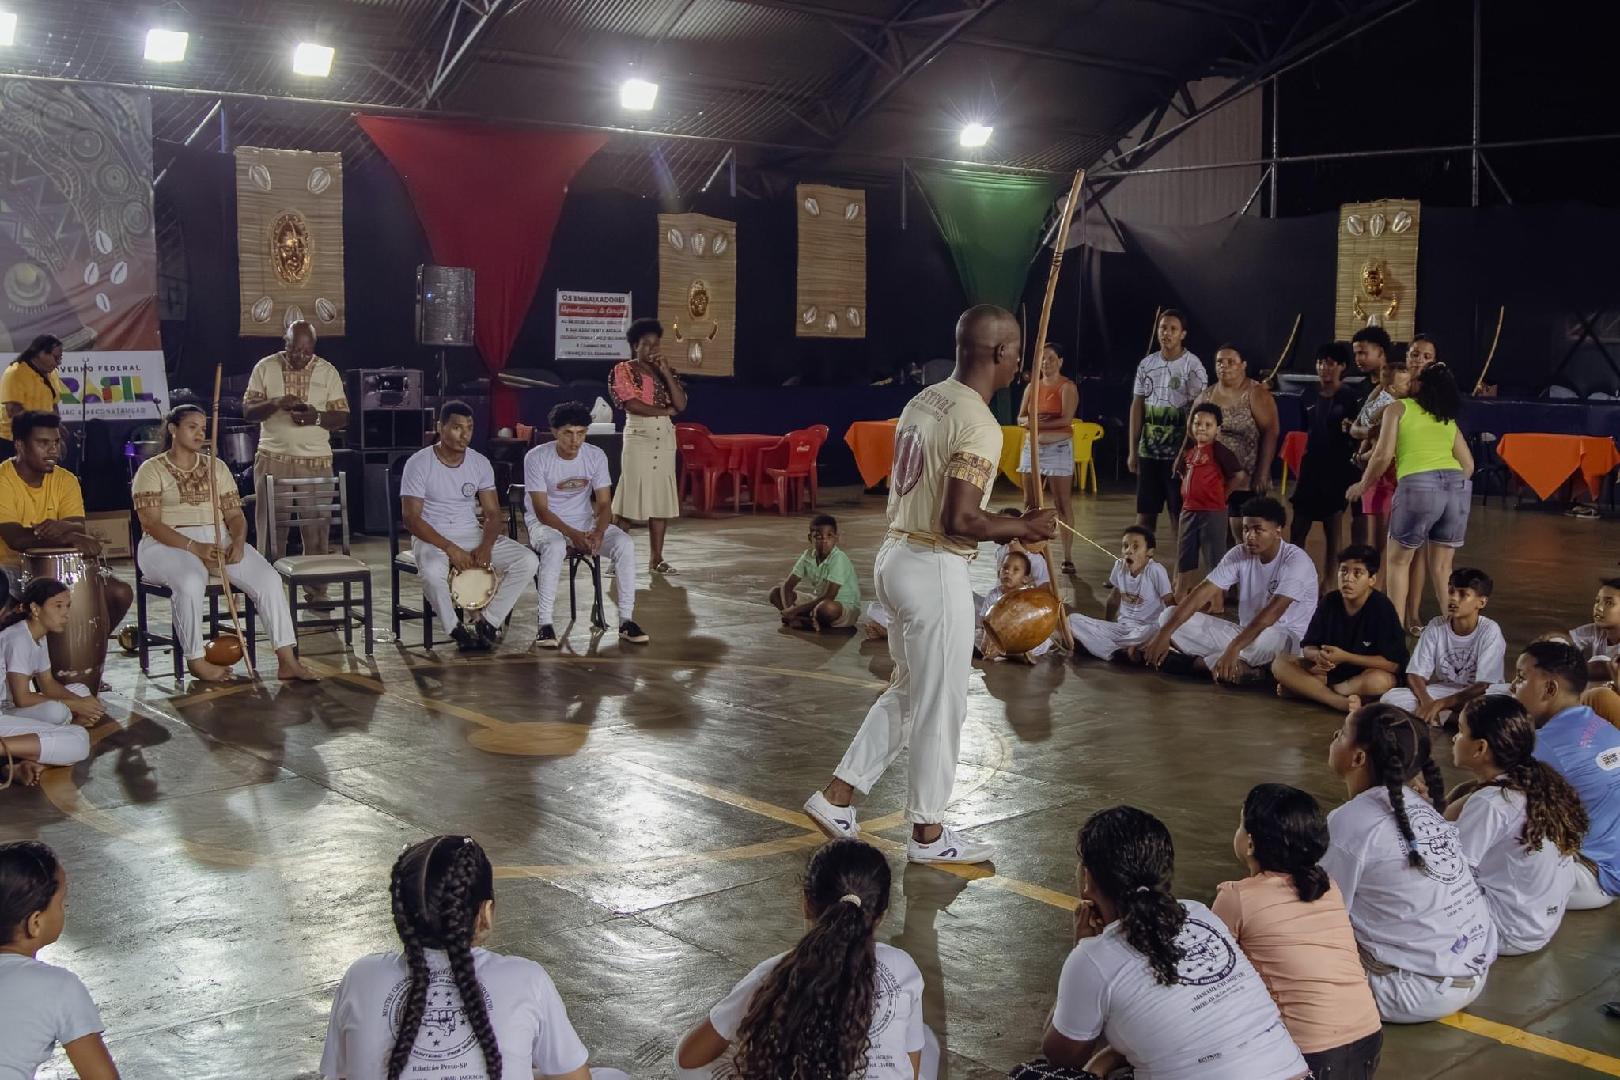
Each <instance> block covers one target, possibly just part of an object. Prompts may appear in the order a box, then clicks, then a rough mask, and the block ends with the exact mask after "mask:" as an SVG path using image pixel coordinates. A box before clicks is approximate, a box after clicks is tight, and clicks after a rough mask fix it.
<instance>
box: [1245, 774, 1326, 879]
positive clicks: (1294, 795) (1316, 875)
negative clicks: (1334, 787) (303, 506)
mask: <svg viewBox="0 0 1620 1080" xmlns="http://www.w3.org/2000/svg"><path fill="white" fill-rule="evenodd" d="M1243 831H1244V832H1246V833H1248V834H1249V839H1250V840H1251V841H1253V842H1254V861H1255V862H1256V863H1258V864H1259V865H1260V869H1262V870H1271V871H1275V872H1276V873H1280V874H1287V875H1288V876H1289V877H1291V878H1293V879H1294V891H1295V892H1297V893H1298V894H1299V898H1300V899H1301V900H1303V901H1305V902H1306V903H1307V904H1308V903H1310V902H1311V901H1313V900H1319V899H1321V897H1322V894H1323V893H1325V892H1327V890H1328V875H1327V871H1326V870H1323V869H1322V867H1321V866H1320V865H1319V864H1320V863H1321V860H1322V856H1323V855H1325V854H1327V849H1328V827H1327V819H1326V818H1324V817H1323V816H1322V808H1321V807H1319V806H1317V805H1316V800H1315V799H1313V798H1311V796H1310V795H1309V794H1308V793H1307V792H1304V791H1301V790H1300V789H1299V788H1296V787H1289V786H1288V785H1287V784H1259V785H1256V786H1255V787H1253V788H1251V789H1250V790H1249V794H1248V797H1247V798H1245V799H1244V800H1243Z"/></svg>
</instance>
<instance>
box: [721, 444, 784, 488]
mask: <svg viewBox="0 0 1620 1080" xmlns="http://www.w3.org/2000/svg"><path fill="white" fill-rule="evenodd" d="M709 438H710V439H711V440H712V441H713V442H714V445H716V446H718V447H719V448H720V449H722V450H724V451H726V453H727V454H728V455H730V460H729V461H727V462H726V468H727V469H728V470H729V471H731V472H736V473H741V474H742V475H743V476H744V477H746V478H747V480H748V494H749V496H750V497H752V498H754V499H755V500H756V501H757V500H758V498H759V495H758V492H759V479H760V466H759V461H760V457H761V455H763V454H764V453H765V451H767V450H769V449H770V448H771V447H773V446H775V445H776V444H777V443H779V442H781V441H782V436H780V435H719V434H715V433H713V432H710V434H709Z"/></svg>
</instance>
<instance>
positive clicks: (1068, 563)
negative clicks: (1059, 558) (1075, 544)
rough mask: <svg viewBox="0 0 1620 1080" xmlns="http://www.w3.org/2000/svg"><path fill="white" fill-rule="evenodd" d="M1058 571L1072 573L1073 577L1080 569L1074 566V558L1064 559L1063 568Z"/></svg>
mask: <svg viewBox="0 0 1620 1080" xmlns="http://www.w3.org/2000/svg"><path fill="white" fill-rule="evenodd" d="M1058 573H1060V574H1068V575H1070V576H1071V577H1072V576H1074V575H1075V574H1077V573H1079V571H1078V570H1076V569H1075V568H1074V560H1073V559H1064V560H1063V568H1062V569H1061V570H1059V571H1058Z"/></svg>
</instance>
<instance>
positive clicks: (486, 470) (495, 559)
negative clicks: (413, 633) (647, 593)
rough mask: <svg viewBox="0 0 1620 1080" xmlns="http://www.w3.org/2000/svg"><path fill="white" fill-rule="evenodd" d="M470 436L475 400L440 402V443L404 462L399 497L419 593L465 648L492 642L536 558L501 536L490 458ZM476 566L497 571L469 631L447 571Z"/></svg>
mask: <svg viewBox="0 0 1620 1080" xmlns="http://www.w3.org/2000/svg"><path fill="white" fill-rule="evenodd" d="M472 436H473V416H472V407H471V406H470V405H468V404H467V403H466V402H465V401H447V402H445V403H444V405H443V407H441V408H440V409H439V440H438V442H435V443H434V444H433V445H432V446H424V447H423V448H422V449H420V450H418V451H417V452H416V453H414V454H412V455H411V456H410V459H409V460H408V461H406V462H405V475H404V476H403V477H402V478H401V479H400V484H399V503H400V518H401V523H402V524H403V525H404V526H405V529H406V531H407V532H409V533H410V534H411V553H412V554H414V555H415V556H416V576H417V578H418V579H419V580H420V581H421V583H422V595H424V596H426V597H427V599H428V603H430V604H432V605H433V613H434V614H435V615H437V616H438V618H439V627H440V629H442V630H443V631H444V632H445V633H446V634H448V635H449V636H450V637H451V638H453V639H454V640H455V643H456V645H457V646H458V647H459V648H460V649H461V651H462V652H486V651H488V650H489V649H491V648H493V647H494V645H495V641H496V639H497V638H498V636H499V634H500V627H501V624H502V623H504V622H506V617H507V615H509V614H511V612H512V608H513V606H515V605H516V604H517V601H518V597H520V596H522V595H523V588H524V586H525V585H527V584H528V583H529V582H530V581H532V580H534V574H535V570H536V569H537V568H538V566H539V564H540V560H538V559H536V558H535V555H534V552H532V551H530V550H529V549H528V548H526V547H524V546H523V545H522V544H520V543H518V542H517V541H516V540H513V539H511V538H510V537H508V536H505V535H503V530H502V528H501V525H502V519H503V515H502V513H501V505H500V500H499V499H497V498H496V497H495V470H494V469H493V468H491V466H490V464H489V458H487V457H485V456H484V455H483V454H480V453H479V452H478V451H476V450H473V449H471V448H470V444H471V443H472ZM480 514H481V515H482V517H483V522H482V523H481V524H480V522H479V516H480ZM475 566H482V567H484V568H486V569H488V570H492V571H494V573H495V595H494V597H493V598H492V599H491V600H490V602H489V603H488V604H486V605H485V606H484V609H483V610H482V611H481V612H479V617H478V620H477V625H476V628H475V629H474V630H468V629H467V628H466V627H465V626H463V625H461V619H460V617H459V615H458V614H457V612H456V605H455V602H454V601H453V600H452V599H451V598H450V571H451V570H452V569H454V570H470V569H472V568H473V567H475Z"/></svg>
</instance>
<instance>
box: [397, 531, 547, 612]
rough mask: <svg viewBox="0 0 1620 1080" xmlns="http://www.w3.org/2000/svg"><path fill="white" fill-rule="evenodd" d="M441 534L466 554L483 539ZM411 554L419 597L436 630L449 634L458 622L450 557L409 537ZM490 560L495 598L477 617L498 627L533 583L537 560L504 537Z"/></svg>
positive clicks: (475, 533) (464, 535)
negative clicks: (435, 622) (430, 610)
mask: <svg viewBox="0 0 1620 1080" xmlns="http://www.w3.org/2000/svg"><path fill="white" fill-rule="evenodd" d="M440 532H441V535H442V536H443V537H444V538H445V539H446V540H448V541H450V542H451V543H452V544H457V545H459V546H460V547H463V548H465V549H466V550H468V551H471V550H472V549H473V548H475V547H477V546H478V545H479V543H480V542H481V541H482V540H483V539H484V534H483V533H482V532H474V533H467V534H461V535H451V534H450V533H446V532H443V530H441V531H440ZM411 552H412V553H413V554H415V556H416V577H417V580H418V581H419V582H420V583H421V586H422V595H423V596H425V597H427V600H428V603H429V604H431V605H433V614H435V615H437V616H438V618H439V629H440V630H442V631H444V632H445V633H446V634H449V633H450V631H452V630H454V629H455V628H456V623H457V617H456V605H455V601H453V600H451V599H450V556H448V555H446V554H445V553H444V552H443V551H441V550H440V549H439V548H436V547H434V546H433V545H431V544H424V543H422V541H420V540H418V539H417V538H416V537H414V536H413V537H411ZM489 561H490V563H491V565H492V566H493V568H494V570H495V596H494V598H493V599H491V600H490V602H489V604H488V605H486V606H485V608H484V610H483V611H481V612H480V613H479V615H480V616H481V617H482V618H483V620H484V621H485V622H487V623H489V625H491V626H494V627H497V628H498V627H500V625H501V624H502V623H504V622H505V621H506V617H507V616H508V615H510V614H512V609H513V608H514V607H516V606H517V602H518V597H520V596H522V595H523V590H524V589H525V588H526V587H527V586H528V584H529V582H531V581H533V580H534V575H535V571H536V570H538V569H539V568H540V560H539V558H538V557H537V556H536V555H535V553H534V552H532V551H530V550H529V549H528V548H526V547H524V546H523V545H522V544H520V543H518V542H517V541H516V540H513V539H512V538H511V537H507V536H503V537H501V538H499V539H498V540H496V541H495V547H494V548H493V549H491V551H490V553H489Z"/></svg>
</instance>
